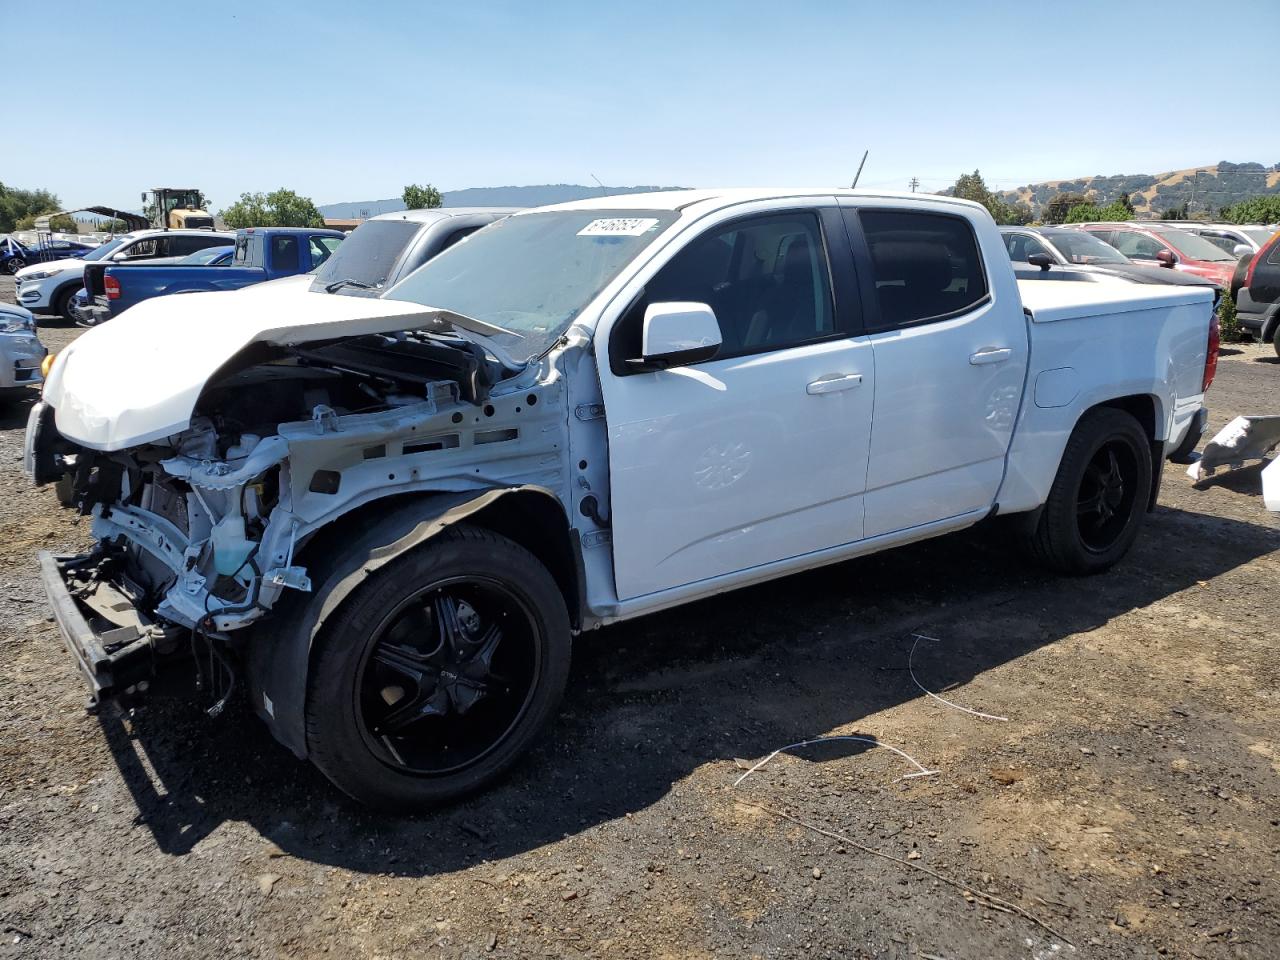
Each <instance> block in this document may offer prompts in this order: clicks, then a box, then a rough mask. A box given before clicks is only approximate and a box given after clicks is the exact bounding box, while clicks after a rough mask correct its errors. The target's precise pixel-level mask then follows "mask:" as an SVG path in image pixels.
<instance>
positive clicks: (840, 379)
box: [805, 373, 862, 394]
mask: <svg viewBox="0 0 1280 960" xmlns="http://www.w3.org/2000/svg"><path fill="white" fill-rule="evenodd" d="M860 386H862V374H860V373H831V374H828V375H827V376H825V377H820V378H819V379H817V380H815V381H813V383H811V384H809V385H808V386H807V387H805V392H806V393H810V394H819V393H835V392H837V391H839V390H852V389H853V388H854V387H860Z"/></svg>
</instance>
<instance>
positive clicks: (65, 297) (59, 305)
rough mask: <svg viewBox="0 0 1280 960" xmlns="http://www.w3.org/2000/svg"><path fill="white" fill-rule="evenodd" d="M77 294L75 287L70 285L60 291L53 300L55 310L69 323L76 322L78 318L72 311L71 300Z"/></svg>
mask: <svg viewBox="0 0 1280 960" xmlns="http://www.w3.org/2000/svg"><path fill="white" fill-rule="evenodd" d="M75 295H76V291H75V288H74V287H68V288H67V289H66V290H63V291H62V292H61V293H59V294H58V295H57V297H56V298H55V299H54V301H53V312H54V313H56V314H57V315H58V316H60V317H61V318H62V319H63V320H66V321H67V322H68V323H74V322H75V319H76V318H75V314H73V313H72V312H71V300H72V298H73V297H75Z"/></svg>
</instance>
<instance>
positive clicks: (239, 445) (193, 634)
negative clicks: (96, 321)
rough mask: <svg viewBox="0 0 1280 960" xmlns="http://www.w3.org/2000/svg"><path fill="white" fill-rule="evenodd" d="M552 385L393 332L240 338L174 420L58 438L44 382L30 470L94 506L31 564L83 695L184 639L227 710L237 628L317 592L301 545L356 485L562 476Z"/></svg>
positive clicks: (460, 340)
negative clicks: (95, 437) (79, 529)
mask: <svg viewBox="0 0 1280 960" xmlns="http://www.w3.org/2000/svg"><path fill="white" fill-rule="evenodd" d="M95 333H96V331H95ZM558 390H559V384H558V382H557V381H556V378H555V375H554V371H552V370H550V369H549V368H547V367H537V366H536V365H535V366H528V365H524V364H511V363H510V362H509V361H507V360H505V359H497V358H495V356H494V355H493V352H492V351H487V350H485V349H484V348H482V347H481V346H479V345H478V344H477V343H476V342H475V341H473V340H472V339H469V338H467V337H463V336H459V335H457V334H456V333H455V332H449V331H447V330H445V331H441V330H435V331H425V330H410V331H404V330H401V331H395V332H392V333H371V334H364V335H361V336H354V337H341V338H334V339H330V340H324V341H320V342H312V341H307V342H303V343H293V344H285V343H255V344H252V345H251V346H249V347H247V348H245V349H242V350H240V351H239V352H237V353H235V354H234V355H233V356H232V357H231V358H230V359H229V360H227V361H226V362H225V363H224V364H223V365H222V366H221V367H220V368H219V369H218V370H217V372H216V374H215V375H214V376H212V377H210V378H209V380H208V382H207V384H206V385H205V386H204V387H203V389H202V390H201V391H200V392H199V394H198V399H196V401H195V402H194V405H193V407H192V409H191V412H190V416H189V419H188V422H187V424H186V426H185V429H182V430H180V431H178V432H176V433H174V434H172V435H169V436H165V437H162V438H159V439H152V440H150V441H149V442H145V443H139V444H137V445H130V446H125V447H123V448H121V449H114V450H103V449H94V448H92V447H90V446H87V445H85V444H83V443H78V442H77V441H76V439H75V438H74V437H68V436H67V435H66V431H63V430H61V429H60V427H61V423H60V418H59V417H58V412H59V411H58V410H57V409H56V408H55V406H54V403H56V402H57V399H56V398H51V402H45V403H41V404H39V405H37V407H36V409H35V410H33V412H32V415H31V420H30V423H29V427H28V436H27V468H28V470H29V472H30V473H31V475H32V477H33V479H35V481H36V482H37V483H48V482H56V483H59V484H60V490H59V493H60V496H61V497H62V499H63V500H64V502H66V503H69V504H70V505H74V506H75V507H76V508H77V509H78V510H80V511H81V512H82V513H84V514H86V515H88V516H90V517H92V533H93V537H94V540H95V546H94V549H93V550H92V551H91V552H90V553H88V554H86V555H83V556H77V557H53V556H50V555H47V554H45V555H42V556H41V566H42V575H43V577H44V581H45V586H46V591H47V592H48V594H49V596H50V599H51V602H52V604H53V606H54V610H55V615H56V617H57V619H58V621H59V623H60V625H61V628H62V632H63V635H64V637H65V638H66V641H67V645H68V647H69V649H70V650H71V652H72V654H73V655H74V656H75V657H76V659H77V661H78V662H79V664H80V666H81V669H82V672H84V674H85V676H86V678H87V679H88V681H89V683H90V686H91V688H92V691H93V693H94V696H95V699H99V698H103V697H108V696H113V695H120V694H132V693H134V692H136V691H139V690H144V689H145V688H146V686H147V684H148V682H149V681H150V679H151V677H152V675H153V674H154V673H155V671H156V669H157V667H158V666H159V665H160V664H161V663H162V662H163V661H165V660H166V659H178V658H181V657H186V656H189V655H190V654H192V653H195V654H196V656H195V663H196V675H197V680H198V682H199V683H200V684H203V685H206V686H207V687H208V689H209V690H210V692H211V693H212V694H213V696H214V697H215V698H216V699H217V704H216V705H215V708H214V709H215V710H217V709H220V708H221V704H222V703H223V702H225V700H226V697H227V695H228V694H229V692H230V690H231V688H232V686H233V685H234V682H235V677H236V675H237V673H238V667H237V663H238V662H239V661H241V660H242V659H243V653H244V650H243V648H244V645H245V644H246V643H249V642H254V641H253V638H254V637H257V636H263V635H262V634H260V633H259V632H258V631H251V630H248V629H246V628H249V627H251V626H252V625H254V624H255V623H257V622H258V621H260V620H261V619H262V618H264V617H266V616H268V615H269V614H270V613H271V611H272V610H273V608H275V607H276V605H277V604H278V603H279V601H280V600H281V597H282V596H283V595H284V594H285V593H286V592H287V591H299V592H304V593H305V592H309V591H311V589H312V576H313V573H312V572H311V571H309V569H308V566H307V564H306V563H305V562H303V561H302V560H300V555H301V554H302V553H303V551H304V548H305V546H306V544H307V543H308V542H309V540H310V539H311V538H312V537H313V536H314V534H316V532H317V531H319V530H320V529H322V528H324V527H327V526H328V525H329V524H331V523H333V522H334V521H335V520H336V519H338V518H340V517H344V516H346V515H348V514H350V513H352V512H353V511H355V510H357V509H359V508H360V507H362V506H364V505H366V504H368V503H371V502H373V501H375V500H378V499H380V498H382V497H386V496H390V495H395V494H409V493H413V494H424V493H427V494H430V493H435V492H443V491H451V492H457V491H470V490H476V491H482V490H486V489H492V488H493V487H494V486H503V485H509V484H515V483H528V482H533V483H540V484H543V485H546V486H550V487H553V488H555V487H559V486H560V477H561V472H562V466H561V459H562V457H561V456H560V451H562V450H563V447H564V444H563V438H562V436H561V434H562V432H563V429H564V427H563V417H562V415H561V417H560V419H559V422H557V417H556V414H555V409H556V407H557V406H558V405H557V404H556V403H555V402H554V397H555V395H556V393H557V392H558ZM540 401H541V403H540ZM548 401H551V402H548ZM264 640H265V641H266V642H269V641H270V636H269V634H268V635H266V636H264Z"/></svg>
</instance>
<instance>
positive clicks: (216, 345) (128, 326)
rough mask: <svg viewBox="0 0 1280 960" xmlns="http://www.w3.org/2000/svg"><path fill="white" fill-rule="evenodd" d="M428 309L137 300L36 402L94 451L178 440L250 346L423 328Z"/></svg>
mask: <svg viewBox="0 0 1280 960" xmlns="http://www.w3.org/2000/svg"><path fill="white" fill-rule="evenodd" d="M437 315H438V311H434V310H432V309H431V308H429V307H423V306H422V305H421V304H417V303H405V302H402V301H398V300H371V299H362V298H356V297H337V296H331V295H329V294H324V293H310V292H309V291H302V290H299V289H297V287H296V286H290V285H285V286H281V287H267V286H266V285H265V284H264V285H262V286H260V287H252V288H249V289H246V290H237V291H231V292H219V293H192V294H187V295H185V296H182V297H156V298H155V299H153V300H144V301H143V302H142V303H139V304H138V305H137V306H136V307H134V308H132V309H130V310H128V311H126V312H125V313H123V314H121V315H120V316H119V317H116V318H115V319H113V320H112V321H111V322H110V323H106V324H102V325H101V326H98V327H94V328H93V329H91V330H89V331H88V332H87V333H85V334H84V335H83V336H81V337H80V338H79V339H77V340H76V341H75V342H74V343H72V344H71V345H70V346H68V347H67V348H66V349H65V350H63V351H61V352H60V353H59V354H58V358H57V360H56V362H55V363H54V366H53V369H52V370H51V371H50V373H49V378H48V382H47V383H46V384H45V390H44V396H45V399H46V400H47V401H48V402H49V403H51V404H52V405H53V407H54V409H55V410H56V411H57V424H58V432H59V433H61V434H62V435H63V436H65V437H67V438H68V439H70V440H74V441H75V442H76V443H79V444H81V445H83V446H85V447H89V448H90V449H93V450H122V449H124V448H126V447H133V446H138V445H140V444H144V443H150V442H151V441H154V440H158V439H160V438H162V437H167V436H171V435H173V434H175V433H178V432H180V431H182V430H184V429H186V427H187V426H188V425H189V423H190V420H191V411H192V410H193V409H194V407H195V403H196V399H197V398H198V397H199V396H200V391H201V390H203V389H204V385H205V383H206V382H207V381H208V379H209V378H210V377H211V376H212V375H213V374H214V372H215V371H217V370H218V368H219V367H221V366H222V365H223V364H224V363H226V362H227V361H228V360H230V359H231V358H232V357H234V356H235V355H236V354H237V353H239V352H240V351H241V350H243V349H244V348H245V347H247V346H249V344H251V343H256V342H263V343H276V344H292V343H305V342H308V341H314V340H323V339H326V338H329V337H335V336H354V335H358V334H362V333H379V332H390V331H394V330H403V329H406V328H408V327H411V326H414V325H415V324H417V325H422V324H426V323H428V322H430V321H431V320H432V318H433V317H435V316H437Z"/></svg>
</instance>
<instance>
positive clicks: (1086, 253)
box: [1042, 230, 1129, 263]
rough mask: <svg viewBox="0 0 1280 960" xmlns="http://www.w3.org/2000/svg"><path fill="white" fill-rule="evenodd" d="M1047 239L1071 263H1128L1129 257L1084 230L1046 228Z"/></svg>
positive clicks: (1044, 232) (1045, 235)
mask: <svg viewBox="0 0 1280 960" xmlns="http://www.w3.org/2000/svg"><path fill="white" fill-rule="evenodd" d="M1042 233H1043V234H1044V237H1045V239H1046V240H1048V241H1049V242H1050V243H1052V244H1053V245H1054V246H1055V247H1057V248H1058V250H1059V251H1060V252H1061V253H1062V255H1063V256H1064V257H1066V258H1067V262H1069V263H1128V262H1129V258H1128V257H1126V256H1125V255H1124V254H1123V253H1121V252H1120V251H1119V250H1117V249H1116V248H1115V247H1113V246H1111V244H1109V243H1103V242H1102V241H1101V240H1099V239H1098V238H1097V237H1095V236H1093V235H1092V234H1088V233H1085V232H1084V231H1083V230H1044V231H1042Z"/></svg>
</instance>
